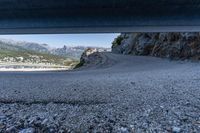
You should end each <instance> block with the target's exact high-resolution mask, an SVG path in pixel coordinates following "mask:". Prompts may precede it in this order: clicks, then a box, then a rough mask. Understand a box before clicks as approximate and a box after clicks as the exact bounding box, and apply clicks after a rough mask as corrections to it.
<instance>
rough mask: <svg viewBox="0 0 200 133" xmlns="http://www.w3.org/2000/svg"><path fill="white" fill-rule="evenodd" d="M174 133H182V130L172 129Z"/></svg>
mask: <svg viewBox="0 0 200 133" xmlns="http://www.w3.org/2000/svg"><path fill="white" fill-rule="evenodd" d="M172 131H173V132H174V133H180V132H181V128H179V127H173V128H172Z"/></svg>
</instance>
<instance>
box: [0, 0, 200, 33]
mask: <svg viewBox="0 0 200 133" xmlns="http://www.w3.org/2000/svg"><path fill="white" fill-rule="evenodd" d="M171 31H173V32H175V31H179V32H182V31H187V32H188V31H200V1H199V0H0V34H35V33H37V34H38V33H50V34H51V33H100V32H106V33H112V32H171Z"/></svg>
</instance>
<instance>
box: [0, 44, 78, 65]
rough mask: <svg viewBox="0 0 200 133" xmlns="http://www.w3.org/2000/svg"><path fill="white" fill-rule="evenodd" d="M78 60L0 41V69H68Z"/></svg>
mask: <svg viewBox="0 0 200 133" xmlns="http://www.w3.org/2000/svg"><path fill="white" fill-rule="evenodd" d="M77 63H78V60H75V59H71V58H66V57H62V56H58V55H53V54H51V53H49V52H42V49H41V50H38V52H36V50H35V51H34V50H27V49H26V48H23V47H22V46H19V45H13V44H12V43H11V44H9V42H7V43H5V42H2V41H0V68H66V67H67V68H68V67H73V66H74V65H75V64H77Z"/></svg>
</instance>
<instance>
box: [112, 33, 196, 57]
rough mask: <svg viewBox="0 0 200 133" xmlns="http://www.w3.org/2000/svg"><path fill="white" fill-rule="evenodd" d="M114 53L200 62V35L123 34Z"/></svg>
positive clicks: (113, 50) (117, 39) (114, 46)
mask: <svg viewBox="0 0 200 133" xmlns="http://www.w3.org/2000/svg"><path fill="white" fill-rule="evenodd" d="M112 52H113V53H119V54H133V55H149V56H156V57H167V58H170V59H194V60H200V33H123V34H121V35H120V36H118V37H117V38H116V39H115V40H114V41H113V45H112Z"/></svg>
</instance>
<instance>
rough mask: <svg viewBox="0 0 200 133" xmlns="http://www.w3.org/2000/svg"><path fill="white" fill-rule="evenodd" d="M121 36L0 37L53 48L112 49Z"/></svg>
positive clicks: (56, 35)
mask: <svg viewBox="0 0 200 133" xmlns="http://www.w3.org/2000/svg"><path fill="white" fill-rule="evenodd" d="M118 35H119V34H117V33H116V34H36V35H0V38H4V39H12V40H16V41H28V42H37V43H46V44H49V45H50V46H52V47H63V45H66V46H100V47H111V43H112V41H113V40H114V38H116V37H117V36H118Z"/></svg>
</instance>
